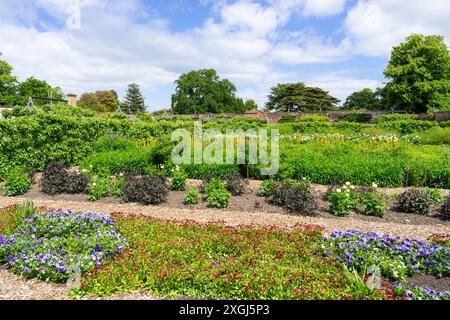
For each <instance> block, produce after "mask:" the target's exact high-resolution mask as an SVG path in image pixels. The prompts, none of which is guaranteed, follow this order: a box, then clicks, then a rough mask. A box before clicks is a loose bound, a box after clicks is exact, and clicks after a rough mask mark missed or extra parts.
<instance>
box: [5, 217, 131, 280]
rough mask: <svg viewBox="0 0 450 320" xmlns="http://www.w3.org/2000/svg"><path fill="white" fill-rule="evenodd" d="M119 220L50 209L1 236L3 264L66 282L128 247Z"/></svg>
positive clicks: (19, 272) (27, 219)
mask: <svg viewBox="0 0 450 320" xmlns="http://www.w3.org/2000/svg"><path fill="white" fill-rule="evenodd" d="M125 245H126V241H125V238H124V237H123V236H122V235H121V234H120V233H119V232H118V231H117V229H116V227H115V221H114V220H113V219H111V218H109V217H106V216H102V215H99V214H95V213H81V212H71V211H62V210H58V211H55V212H53V211H50V212H47V213H44V214H34V215H33V216H31V217H29V218H25V219H23V220H22V221H21V222H20V223H19V224H18V226H17V227H16V228H15V229H14V233H11V234H9V235H2V236H0V263H2V264H6V265H7V266H8V267H9V268H11V269H12V270H13V271H14V272H16V273H18V274H21V275H23V276H25V277H28V278H32V277H33V278H34V277H36V278H39V279H42V280H52V281H56V282H65V281H67V280H68V278H69V277H70V276H71V275H73V274H75V273H82V272H86V271H89V270H91V269H93V268H94V267H96V266H99V265H100V263H101V261H102V259H103V258H104V257H106V256H110V255H114V254H117V253H118V252H121V251H122V250H123V249H124V246H125Z"/></svg>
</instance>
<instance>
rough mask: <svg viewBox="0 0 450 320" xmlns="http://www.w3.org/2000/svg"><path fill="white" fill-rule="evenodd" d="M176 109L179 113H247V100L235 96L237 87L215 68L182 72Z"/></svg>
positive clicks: (177, 82)
mask: <svg viewBox="0 0 450 320" xmlns="http://www.w3.org/2000/svg"><path fill="white" fill-rule="evenodd" d="M175 85H176V88H175V93H174V94H173V95H172V111H173V112H175V113H178V114H202V113H221V112H226V113H233V112H236V113H238V112H245V111H246V110H245V103H244V102H243V101H242V100H240V101H239V100H238V99H237V98H236V96H235V93H236V87H235V86H234V84H232V83H231V82H230V81H229V80H227V79H223V80H221V79H220V77H219V76H218V75H217V72H216V71H215V70H214V69H202V70H196V71H190V72H188V73H185V74H182V75H181V76H180V77H179V78H178V80H176V81H175Z"/></svg>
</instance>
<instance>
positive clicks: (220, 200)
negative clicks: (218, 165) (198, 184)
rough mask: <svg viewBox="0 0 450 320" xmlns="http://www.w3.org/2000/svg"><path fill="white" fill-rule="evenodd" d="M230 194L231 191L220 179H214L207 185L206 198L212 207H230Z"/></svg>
mask: <svg viewBox="0 0 450 320" xmlns="http://www.w3.org/2000/svg"><path fill="white" fill-rule="evenodd" d="M230 196H231V193H230V192H229V191H228V190H227V189H226V188H225V186H224V184H223V182H222V181H221V180H219V179H213V180H211V181H210V182H209V183H208V184H207V185H206V186H205V199H206V201H207V202H208V204H209V206H211V207H214V208H219V209H221V208H226V207H228V202H229V200H230Z"/></svg>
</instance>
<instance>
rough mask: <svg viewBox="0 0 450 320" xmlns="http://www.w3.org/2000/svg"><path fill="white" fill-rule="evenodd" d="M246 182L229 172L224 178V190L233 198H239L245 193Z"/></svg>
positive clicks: (234, 173) (238, 175) (237, 174)
mask: <svg viewBox="0 0 450 320" xmlns="http://www.w3.org/2000/svg"><path fill="white" fill-rule="evenodd" d="M247 185H248V181H247V180H245V179H243V178H242V177H241V175H240V174H239V173H236V172H230V173H228V174H227V176H226V177H225V188H226V189H227V190H228V191H230V192H231V194H232V195H233V196H240V195H242V194H244V193H245V191H246V189H247Z"/></svg>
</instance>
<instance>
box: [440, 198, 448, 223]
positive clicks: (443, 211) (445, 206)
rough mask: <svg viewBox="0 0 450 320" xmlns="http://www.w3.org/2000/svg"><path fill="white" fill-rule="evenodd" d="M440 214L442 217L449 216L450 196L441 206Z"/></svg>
mask: <svg viewBox="0 0 450 320" xmlns="http://www.w3.org/2000/svg"><path fill="white" fill-rule="evenodd" d="M441 214H442V215H443V216H444V217H447V218H450V197H448V198H447V200H446V201H445V202H444V204H443V205H442V208H441Z"/></svg>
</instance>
